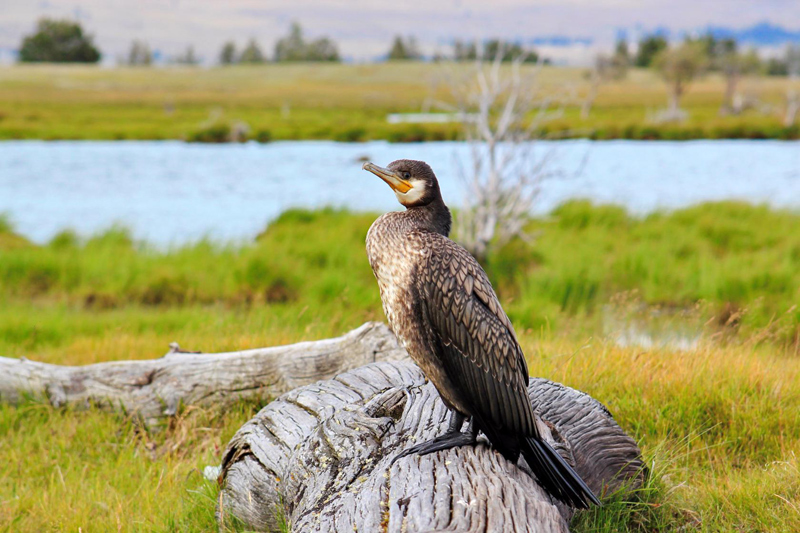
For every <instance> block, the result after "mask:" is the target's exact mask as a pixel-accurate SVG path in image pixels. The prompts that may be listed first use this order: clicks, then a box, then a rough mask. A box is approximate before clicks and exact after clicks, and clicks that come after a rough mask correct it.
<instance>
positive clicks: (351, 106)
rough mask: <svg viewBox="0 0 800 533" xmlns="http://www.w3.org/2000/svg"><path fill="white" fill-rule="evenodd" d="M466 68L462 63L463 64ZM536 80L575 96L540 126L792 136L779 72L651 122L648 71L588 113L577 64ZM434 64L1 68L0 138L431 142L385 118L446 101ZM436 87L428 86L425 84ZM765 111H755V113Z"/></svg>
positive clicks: (556, 133)
mask: <svg viewBox="0 0 800 533" xmlns="http://www.w3.org/2000/svg"><path fill="white" fill-rule="evenodd" d="M464 68H467V67H464ZM541 77H542V80H543V84H544V85H545V86H552V87H556V88H557V90H558V91H559V93H560V94H563V93H564V92H565V87H568V88H569V89H568V91H567V92H574V93H575V98H574V100H575V101H574V105H571V106H568V107H567V108H566V109H565V110H564V115H563V117H562V118H560V119H558V120H555V121H553V122H550V123H548V124H547V125H546V127H545V129H544V131H542V134H544V135H549V136H553V137H576V136H577V137H592V138H597V139H611V138H631V139H692V138H780V139H797V138H798V137H800V129H798V127H789V128H786V127H784V126H783V125H782V123H781V119H780V112H781V109H783V100H784V95H785V93H786V89H787V87H788V84H790V83H791V82H790V81H789V80H787V79H785V78H765V77H749V78H746V79H744V80H743V81H742V85H741V89H742V91H743V92H744V93H745V94H747V95H750V96H755V97H757V98H758V99H759V100H760V102H761V103H762V104H763V105H762V110H761V111H757V110H748V111H746V112H744V113H743V114H742V115H740V116H729V117H720V116H719V107H720V105H721V103H722V97H723V96H722V95H723V93H724V80H723V79H722V78H721V77H719V76H717V75H710V76H708V77H706V78H704V79H703V80H700V81H698V82H696V83H694V84H692V85H691V87H690V89H689V91H688V93H687V95H686V97H685V99H684V107H685V109H686V111H688V113H689V119H688V120H687V121H686V122H684V123H681V124H677V125H676V124H661V125H657V124H654V123H653V122H652V120H651V118H652V116H653V115H654V114H655V113H657V112H658V111H659V110H660V109H662V108H663V107H664V106H665V103H666V101H667V93H666V86H665V85H664V83H663V82H662V81H661V80H660V79H659V78H658V77H657V74H655V73H654V72H651V71H646V70H632V71H631V72H630V73H629V75H628V77H627V78H626V79H625V80H622V81H619V82H613V83H609V84H606V85H603V86H601V88H600V92H599V94H598V97H597V100H596V103H595V105H594V107H593V110H592V113H591V114H590V116H589V118H588V119H582V118H581V117H580V104H581V101H582V95H583V94H585V93H586V92H587V91H588V85H587V79H586V76H585V72H584V70H582V69H577V68H565V67H547V68H545V69H544V70H543V71H542V74H541ZM441 79H442V69H441V67H439V66H437V65H435V64H426V63H402V62H401V63H393V64H375V65H328V64H326V65H313V64H312V65H303V64H293V65H292V64H290V65H266V66H255V67H254V66H236V67H225V68H214V69H200V68H177V67H176V68H164V69H157V68H154V69H146V68H118V69H101V68H96V67H85V66H83V67H82V66H54V65H38V66H31V65H24V66H23V65H16V66H13V67H6V68H0V139H187V140H204V141H212V142H213V141H215V140H223V139H224V138H225V137H226V136H227V135H228V134H229V133H230V128H231V127H232V126H235V125H236V124H245V125H246V126H247V131H248V133H247V136H248V137H249V138H252V139H256V140H260V141H268V140H274V139H333V140H339V141H348V142H352V141H363V140H370V139H388V140H390V141H421V140H442V139H452V138H455V137H457V135H458V129H457V127H456V126H455V125H452V124H451V125H448V124H425V125H416V124H405V125H404V124H395V125H392V124H388V123H387V122H386V115H387V114H388V113H398V112H419V111H420V110H421V109H422V108H423V106H424V104H425V102H426V101H430V100H431V98H436V99H445V100H446V99H447V97H448V93H447V91H445V90H444V89H443V88H442V87H441V84H440V83H439V84H438V85H437V80H441ZM435 87H438V89H435ZM765 110H766V111H765Z"/></svg>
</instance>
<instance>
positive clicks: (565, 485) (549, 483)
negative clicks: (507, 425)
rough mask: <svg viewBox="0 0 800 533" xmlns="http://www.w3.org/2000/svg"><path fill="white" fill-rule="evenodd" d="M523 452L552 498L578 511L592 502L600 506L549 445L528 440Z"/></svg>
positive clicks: (524, 441)
mask: <svg viewBox="0 0 800 533" xmlns="http://www.w3.org/2000/svg"><path fill="white" fill-rule="evenodd" d="M521 451H522V455H523V456H524V457H525V460H526V461H527V462H528V466H530V467H531V470H533V473H534V474H536V478H537V479H538V480H539V484H540V485H542V487H544V488H545V490H547V492H549V493H550V494H551V495H553V496H555V497H556V498H558V499H559V500H561V501H563V502H564V503H567V504H569V505H572V506H573V507H576V508H578V509H588V508H589V504H590V503H593V504H595V505H600V500H598V499H597V497H596V496H595V495H594V493H593V492H592V489H590V488H589V487H588V486H587V485H586V483H585V482H584V481H583V480H582V479H581V477H580V476H579V475H578V474H577V472H575V470H573V469H572V467H571V466H569V464H568V463H567V462H566V461H565V460H564V458H563V457H561V455H559V453H558V452H557V451H555V450H554V449H553V447H552V446H550V444H548V443H547V442H545V441H544V440H542V439H541V438H538V437H527V438H525V439H523V440H522V450H521Z"/></svg>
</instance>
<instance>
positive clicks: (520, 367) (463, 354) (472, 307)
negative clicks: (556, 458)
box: [416, 234, 536, 438]
mask: <svg viewBox="0 0 800 533" xmlns="http://www.w3.org/2000/svg"><path fill="white" fill-rule="evenodd" d="M429 239H430V241H429V243H428V244H429V253H428V258H427V264H426V265H425V267H424V268H421V269H420V272H419V275H418V276H417V278H416V279H417V283H419V287H418V290H419V291H420V293H421V294H422V295H423V312H424V313H425V314H426V315H427V317H426V318H427V319H428V321H429V323H430V324H431V326H432V329H433V332H434V334H435V336H436V337H437V338H438V340H439V342H440V350H439V352H440V353H439V356H440V357H441V362H442V365H443V367H444V369H445V371H446V372H447V376H448V378H449V379H451V380H452V382H453V384H454V385H455V386H456V387H458V389H459V390H461V391H466V395H468V397H467V398H465V400H466V401H467V402H468V404H469V405H471V407H472V408H473V411H474V413H475V414H477V415H479V418H480V419H482V420H484V422H485V423H490V424H492V425H494V426H495V427H496V428H497V429H506V430H512V431H513V432H515V433H522V434H525V435H535V434H536V428H535V424H534V420H533V414H532V409H531V405H530V402H529V400H528V394H527V386H528V368H527V365H526V363H525V357H524V355H523V353H522V349H521V348H520V346H519V343H518V342H517V337H516V334H515V332H514V328H513V326H512V325H511V321H510V320H509V319H508V316H506V314H505V312H504V311H503V308H502V307H501V306H500V302H499V301H498V300H497V296H496V295H495V293H494V290H493V289H492V285H491V283H490V282H489V278H488V277H487V276H486V273H485V272H484V271H483V269H482V268H481V266H480V265H479V264H478V262H477V261H476V260H475V258H473V257H472V256H471V255H470V254H469V252H467V251H466V250H465V249H464V248H462V247H461V246H459V245H457V244H456V243H454V242H453V241H451V240H450V239H447V238H445V237H443V236H441V235H436V234H431V235H430V237H429ZM490 438H491V437H490Z"/></svg>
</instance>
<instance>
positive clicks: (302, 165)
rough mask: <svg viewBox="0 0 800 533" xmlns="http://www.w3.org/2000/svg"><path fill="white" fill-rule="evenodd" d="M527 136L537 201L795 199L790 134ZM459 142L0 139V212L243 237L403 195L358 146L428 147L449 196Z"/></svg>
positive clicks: (655, 204) (413, 154) (457, 191)
mask: <svg viewBox="0 0 800 533" xmlns="http://www.w3.org/2000/svg"><path fill="white" fill-rule="evenodd" d="M535 150H536V153H538V155H539V156H540V157H547V158H548V161H549V163H548V164H547V168H548V170H549V171H551V173H555V174H557V176H556V177H554V178H552V179H548V180H546V181H544V182H543V183H542V185H541V193H540V196H539V201H538V203H537V205H536V211H538V212H540V213H542V212H547V211H549V210H550V209H552V208H553V207H554V206H556V205H558V204H559V203H561V202H563V201H564V200H566V199H569V198H589V199H592V200H594V201H596V202H604V203H609V202H610V203H616V204H620V205H623V206H625V207H627V208H628V209H629V210H631V211H633V212H635V213H647V212H650V211H653V210H656V209H672V208H677V207H683V206H687V205H691V204H696V203H698V202H702V201H708V200H722V199H741V200H746V201H750V202H753V203H767V204H770V205H773V206H777V207H790V208H798V209H800V142H780V141H693V142H637V141H613V142H591V141H584V140H578V141H558V142H547V143H544V142H543V143H538V144H537V147H536V149H535ZM467 155H468V147H467V146H465V145H463V144H460V143H423V144H388V143H385V142H371V143H365V144H342V143H333V142H276V143H271V144H266V145H259V144H255V143H249V144H244V145H199V144H185V143H182V142H178V141H166V142H160V141H159V142H40V141H19V142H17V141H11V142H0V213H2V212H5V213H6V214H7V215H8V216H9V217H10V218H11V220H12V222H13V224H14V226H15V228H16V229H17V230H18V231H19V232H20V233H22V234H23V235H25V236H27V237H29V238H31V239H33V240H34V241H36V242H46V241H47V240H48V239H50V238H51V237H52V236H53V235H54V234H56V233H57V232H59V231H61V230H63V229H65V228H71V229H73V230H75V231H77V232H78V233H79V234H81V235H89V234H92V233H96V232H98V231H101V230H103V229H106V228H108V227H109V226H111V225H112V224H115V223H117V224H122V225H124V226H127V227H128V228H130V229H131V230H132V232H133V234H134V236H135V237H136V238H139V239H145V240H147V241H150V242H153V243H156V244H159V245H171V244H172V245H174V244H180V243H184V242H187V241H193V240H196V239H198V238H201V237H204V236H207V237H211V238H213V239H215V240H244V239H250V238H252V237H253V236H254V235H256V234H257V233H258V232H260V231H261V230H262V229H264V227H265V225H266V224H267V222H268V221H269V220H271V219H273V218H274V217H275V216H277V215H278V214H279V213H280V212H281V211H283V210H285V209H287V208H289V207H294V206H304V207H317V206H323V205H333V206H344V207H349V208H352V209H356V210H371V211H385V210H391V209H397V208H399V206H398V204H397V203H396V200H395V199H394V195H392V194H391V192H390V190H389V189H388V187H387V186H386V185H385V184H384V183H383V182H381V181H380V180H379V179H377V178H376V177H375V176H373V175H372V174H369V173H367V172H364V171H362V170H361V162H360V161H359V160H358V159H359V158H360V157H367V158H369V159H370V160H372V161H374V162H376V163H377V164H381V165H385V164H388V163H389V162H391V161H392V160H394V159H400V158H408V159H423V160H425V161H428V162H429V163H430V164H431V166H432V167H433V169H434V171H436V174H437V176H438V177H439V179H440V182H441V185H442V191H443V194H444V196H445V201H447V202H448V203H449V204H451V205H455V206H457V205H458V204H459V203H460V202H461V201H462V198H463V197H462V194H463V191H464V190H465V187H464V185H463V182H462V181H461V180H460V178H459V177H458V168H459V164H458V163H457V161H459V160H460V161H462V164H464V165H465V164H466V162H467V161H468V158H467Z"/></svg>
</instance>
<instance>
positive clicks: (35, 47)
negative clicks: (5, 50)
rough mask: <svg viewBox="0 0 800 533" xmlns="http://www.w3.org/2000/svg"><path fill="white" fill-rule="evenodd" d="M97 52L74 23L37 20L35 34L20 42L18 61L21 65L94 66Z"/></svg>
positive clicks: (91, 38)
mask: <svg viewBox="0 0 800 533" xmlns="http://www.w3.org/2000/svg"><path fill="white" fill-rule="evenodd" d="M100 57H101V54H100V50H98V49H97V47H96V46H95V45H94V42H93V37H92V36H91V35H86V34H85V33H84V32H83V28H81V25H80V24H78V23H77V22H72V21H69V20H55V19H49V18H42V19H39V22H38V23H37V24H36V31H35V32H34V33H33V34H31V35H28V36H26V37H24V38H23V39H22V45H21V46H20V49H19V60H20V61H21V62H24V63H43V62H44V63H97V62H98V61H100Z"/></svg>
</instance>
